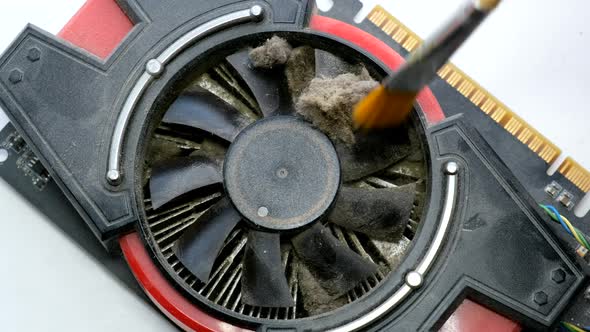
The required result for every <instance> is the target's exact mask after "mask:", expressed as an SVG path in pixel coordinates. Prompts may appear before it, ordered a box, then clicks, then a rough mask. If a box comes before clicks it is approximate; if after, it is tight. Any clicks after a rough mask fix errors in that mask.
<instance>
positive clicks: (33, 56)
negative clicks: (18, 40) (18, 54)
mask: <svg viewBox="0 0 590 332" xmlns="http://www.w3.org/2000/svg"><path fill="white" fill-rule="evenodd" d="M27 59H29V61H31V62H35V61H39V59H41V50H40V49H38V48H37V47H32V48H31V49H29V53H28V54H27Z"/></svg>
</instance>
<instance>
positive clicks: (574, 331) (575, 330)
mask: <svg viewBox="0 0 590 332" xmlns="http://www.w3.org/2000/svg"><path fill="white" fill-rule="evenodd" d="M561 326H562V327H563V328H564V330H565V331H569V332H587V331H588V328H581V327H577V326H576V325H574V324H572V323H567V322H561Z"/></svg>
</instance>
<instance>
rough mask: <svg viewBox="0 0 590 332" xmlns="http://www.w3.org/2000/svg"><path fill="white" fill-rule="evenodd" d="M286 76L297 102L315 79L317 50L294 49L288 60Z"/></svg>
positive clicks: (306, 47)
mask: <svg viewBox="0 0 590 332" xmlns="http://www.w3.org/2000/svg"><path fill="white" fill-rule="evenodd" d="M285 76H286V77H287V84H288V85H289V91H290V92H291V96H292V97H293V101H294V102H296V101H297V100H298V99H299V96H301V94H302V93H303V91H304V90H305V88H307V87H308V86H309V84H310V83H311V81H312V80H313V78H314V77H315V50H314V49H313V48H311V47H309V46H302V47H297V48H295V49H293V52H291V56H290V57H289V60H287V66H286V67H285Z"/></svg>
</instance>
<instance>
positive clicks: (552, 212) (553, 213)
mask: <svg viewBox="0 0 590 332" xmlns="http://www.w3.org/2000/svg"><path fill="white" fill-rule="evenodd" d="M540 206H541V208H542V209H543V210H545V212H547V214H548V215H549V216H550V217H551V219H553V220H554V221H556V222H559V223H560V224H561V226H563V228H564V229H565V230H566V231H567V232H568V233H569V234H570V235H572V236H573V237H574V238H575V239H576V241H577V242H578V243H579V244H580V245H581V246H582V247H584V248H586V249H587V250H590V244H588V241H587V240H586V236H585V235H584V233H582V232H581V231H580V230H579V229H577V228H576V227H574V225H572V223H571V221H569V220H568V219H567V218H566V217H565V216H562V215H561V214H560V213H559V212H558V211H557V209H556V208H555V207H554V206H551V205H542V204H540Z"/></svg>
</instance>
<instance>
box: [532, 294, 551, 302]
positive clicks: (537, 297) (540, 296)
mask: <svg viewBox="0 0 590 332" xmlns="http://www.w3.org/2000/svg"><path fill="white" fill-rule="evenodd" d="M533 301H535V303H536V304H538V305H545V304H547V302H548V301H549V297H548V296H547V294H545V292H543V291H540V292H536V293H535V295H534V296H533Z"/></svg>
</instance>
